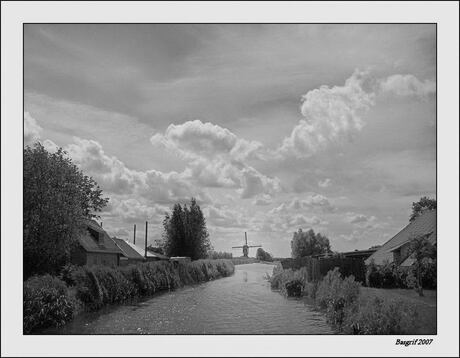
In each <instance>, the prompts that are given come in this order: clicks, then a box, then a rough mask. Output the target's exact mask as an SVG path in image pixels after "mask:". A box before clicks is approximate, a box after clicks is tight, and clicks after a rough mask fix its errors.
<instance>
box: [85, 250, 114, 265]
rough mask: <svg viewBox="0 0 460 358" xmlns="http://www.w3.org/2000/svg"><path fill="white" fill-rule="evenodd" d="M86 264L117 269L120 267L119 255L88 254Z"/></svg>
mask: <svg viewBox="0 0 460 358" xmlns="http://www.w3.org/2000/svg"><path fill="white" fill-rule="evenodd" d="M86 264H87V265H88V266H93V265H103V266H111V267H116V266H118V265H119V260H118V254H110V253H99V252H98V253H95V252H88V253H86Z"/></svg>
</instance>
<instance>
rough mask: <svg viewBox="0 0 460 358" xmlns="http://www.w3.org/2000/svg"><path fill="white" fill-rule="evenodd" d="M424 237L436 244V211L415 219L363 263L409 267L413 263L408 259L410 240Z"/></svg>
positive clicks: (427, 212)
mask: <svg viewBox="0 0 460 358" xmlns="http://www.w3.org/2000/svg"><path fill="white" fill-rule="evenodd" d="M424 235H425V236H427V238H428V240H429V241H430V242H431V243H432V244H436V210H430V211H425V212H424V213H422V214H421V215H420V216H418V217H417V218H415V219H414V220H413V221H411V222H410V223H409V224H408V225H407V226H406V227H405V228H404V229H402V230H401V231H400V232H398V233H397V234H396V235H395V236H393V237H392V238H391V239H390V240H388V241H387V242H386V243H385V244H383V245H382V246H381V247H380V248H379V249H378V250H377V251H376V252H374V253H373V254H372V255H371V256H370V257H369V258H368V259H367V260H366V261H365V263H366V265H369V264H370V263H371V262H372V261H373V262H374V263H375V264H376V265H383V264H385V263H392V262H394V263H396V264H397V265H400V266H411V265H412V264H413V262H414V261H413V259H412V258H411V257H409V247H410V245H409V244H410V242H411V240H412V239H414V238H416V237H419V236H424Z"/></svg>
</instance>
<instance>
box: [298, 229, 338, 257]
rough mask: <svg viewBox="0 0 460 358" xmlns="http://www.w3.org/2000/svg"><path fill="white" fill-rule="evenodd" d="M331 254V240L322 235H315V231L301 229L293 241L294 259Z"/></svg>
mask: <svg viewBox="0 0 460 358" xmlns="http://www.w3.org/2000/svg"><path fill="white" fill-rule="evenodd" d="M330 252H331V246H330V243H329V239H328V238H327V237H326V236H324V235H321V234H320V233H317V234H315V232H314V231H313V229H310V230H308V231H302V229H299V231H297V232H295V233H294V236H293V238H292V240H291V256H292V257H293V258H294V259H296V258H300V257H304V256H311V255H318V254H323V253H330Z"/></svg>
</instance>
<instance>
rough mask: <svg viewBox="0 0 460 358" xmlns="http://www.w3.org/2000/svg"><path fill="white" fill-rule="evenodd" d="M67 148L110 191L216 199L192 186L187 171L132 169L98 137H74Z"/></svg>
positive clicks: (169, 199) (156, 199) (155, 199)
mask: <svg viewBox="0 0 460 358" xmlns="http://www.w3.org/2000/svg"><path fill="white" fill-rule="evenodd" d="M65 149H66V150H67V152H68V153H69V155H70V156H71V157H72V159H73V160H74V161H75V162H76V163H77V164H78V165H79V166H80V168H81V169H82V170H83V171H84V172H85V173H88V174H89V175H91V176H92V177H94V179H95V180H96V181H97V182H98V184H99V185H100V186H101V187H102V188H103V190H104V191H107V192H109V193H115V194H119V195H129V194H136V195H139V196H141V197H143V198H144V199H145V200H148V201H149V202H150V203H159V204H171V203H174V202H177V201H186V200H189V199H190V197H192V196H194V197H196V198H197V200H198V201H199V202H210V201H212V200H211V198H210V197H209V196H208V195H207V193H205V192H204V191H203V190H201V189H199V188H196V187H194V186H192V185H191V184H190V183H189V182H188V181H187V180H186V175H185V174H184V173H177V172H174V171H173V172H169V173H163V172H160V171H157V170H148V171H145V172H142V171H136V170H132V169H129V168H127V167H126V165H125V164H124V163H123V162H122V161H120V160H119V159H118V158H116V157H112V156H109V155H107V154H106V153H105V152H104V150H103V148H102V146H101V145H100V144H99V143H98V142H96V141H94V140H87V139H81V138H74V142H73V143H72V144H69V145H68V146H67V147H66V148H65Z"/></svg>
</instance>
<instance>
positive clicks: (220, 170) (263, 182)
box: [150, 120, 281, 199]
mask: <svg viewBox="0 0 460 358" xmlns="http://www.w3.org/2000/svg"><path fill="white" fill-rule="evenodd" d="M150 141H151V143H152V144H153V145H155V146H157V145H161V146H163V147H164V148H166V149H167V150H170V151H173V152H175V153H178V154H179V155H181V156H182V157H184V158H187V159H189V162H188V164H187V168H186V169H185V170H184V173H183V174H184V177H186V178H187V179H189V180H191V181H192V182H194V183H195V184H197V185H200V186H204V187H225V188H234V189H238V193H239V195H240V197H241V198H243V199H246V198H252V197H254V196H256V195H259V194H269V195H273V194H275V193H277V192H279V191H280V190H281V184H280V181H279V179H278V178H271V177H268V176H266V175H264V174H262V173H260V172H259V171H258V170H257V169H255V168H254V167H253V166H251V165H249V164H247V162H246V161H247V160H250V159H261V158H262V154H261V153H262V148H263V145H262V144H261V143H260V142H256V141H248V140H245V139H241V138H238V137H237V136H236V135H235V134H234V133H232V132H231V131H229V130H228V129H227V128H223V127H220V126H218V125H215V124H212V123H209V122H206V123H203V122H201V121H200V120H194V121H188V122H185V123H183V124H179V125H175V124H171V125H170V126H169V127H168V128H167V129H166V131H165V133H164V134H160V133H157V134H155V135H153V136H152V137H151V138H150Z"/></svg>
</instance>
